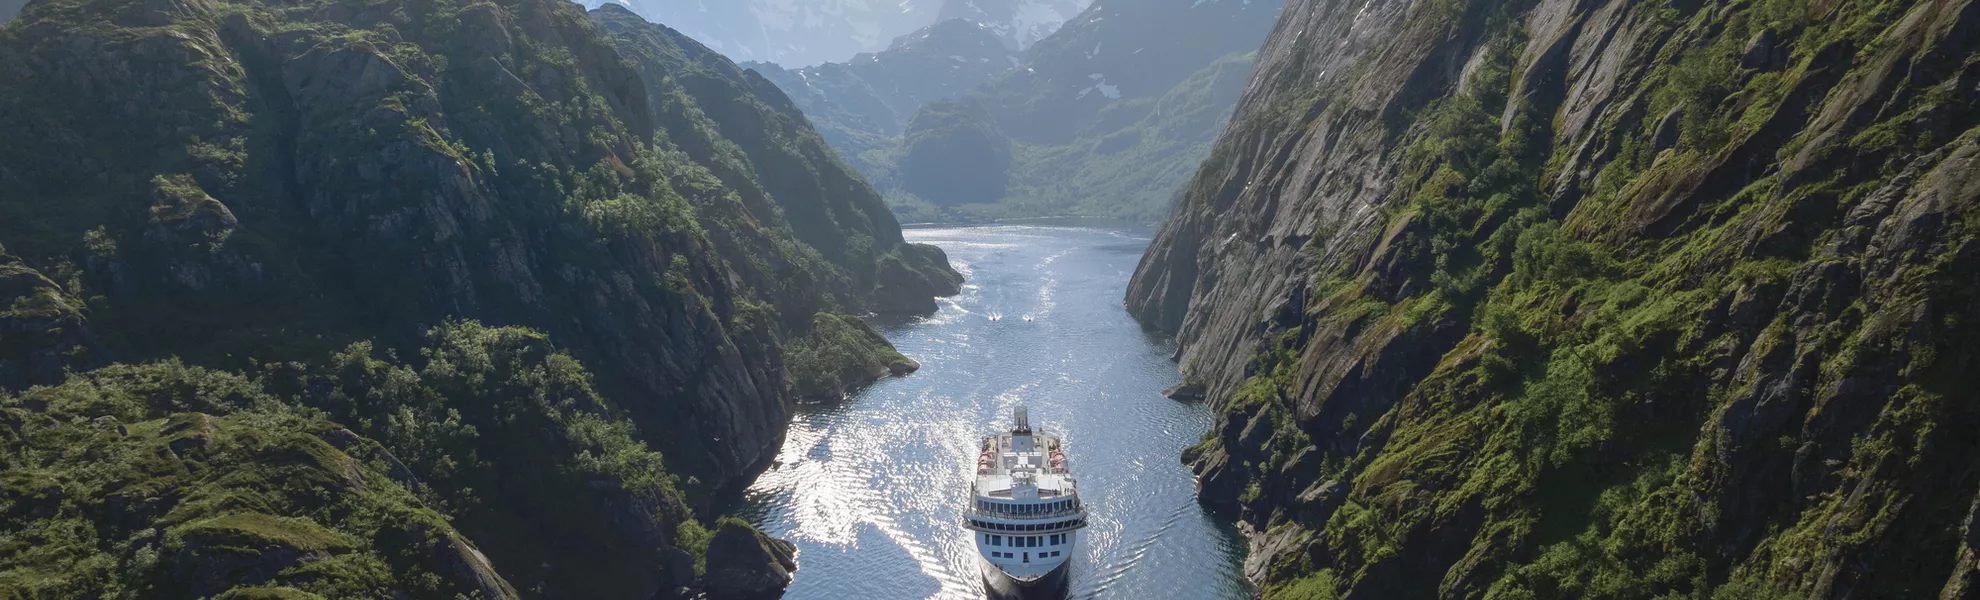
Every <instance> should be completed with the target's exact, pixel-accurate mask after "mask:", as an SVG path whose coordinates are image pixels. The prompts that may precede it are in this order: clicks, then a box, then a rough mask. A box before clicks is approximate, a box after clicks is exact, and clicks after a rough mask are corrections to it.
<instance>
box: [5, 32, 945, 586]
mask: <svg viewBox="0 0 1980 600" xmlns="http://www.w3.org/2000/svg"><path fill="white" fill-rule="evenodd" d="M602 12H603V11H602ZM618 12H619V13H623V12H624V11H623V10H619V11H618ZM628 14H629V13H628ZM607 17H609V15H587V14H586V13H584V12H583V11H582V10H581V9H579V8H578V7H577V6H576V5H572V4H569V3H561V2H551V1H546V0H499V1H497V2H473V1H453V0H446V1H441V2H437V3H434V2H427V3H418V2H411V3H408V2H399V1H387V2H384V3H375V2H370V3H367V2H353V1H350V0H307V1H305V2H301V3H292V4H281V5H273V4H262V3H252V2H232V1H219V2H191V3H171V2H167V3H157V2H140V1H137V0H49V1H47V2H37V3H35V6H33V7H31V8H30V9H28V10H27V14H25V15H23V17H22V18H21V19H20V20H18V21H13V22H9V23H7V24H5V25H0V54H5V55H6V56H8V57H9V61H8V66H7V68H5V69H0V138H5V139H7V140H8V141H9V143H7V144H5V145H0V242H4V243H5V244H6V248H5V251H4V252H0V331H4V332H6V333H4V334H0V396H4V400H0V405H4V411H5V415H6V417H5V418H4V419H0V442H4V449H5V454H4V455H0V481H5V482H6V483H5V485H4V487H0V518H4V519H6V526H4V527H0V538H4V539H0V590H4V591H0V597H7V598H13V597H22V598H67V597H79V596H89V597H187V598H193V597H227V598H297V597H322V598H359V597H362V598H394V597H404V596H411V597H418V598H452V597H457V596H459V597H483V598H503V597H515V596H519V595H520V596H524V597H584V598H632V597H638V598H642V599H644V598H650V597H655V595H656V593H657V594H658V596H659V597H663V598H664V597H671V596H672V595H673V594H675V593H676V592H680V591H682V590H687V593H690V594H692V593H697V592H698V591H699V590H700V589H701V588H702V587H703V584H704V583H706V582H705V581H703V580H701V579H698V577H699V574H700V573H702V572H705V571H706V569H707V568H708V566H707V565H706V564H705V556H704V555H705V552H706V549H707V547H708V545H709V543H710V539H711V537H712V536H711V534H710V532H709V528H710V527H712V526H711V525H704V524H703V521H702V520H703V519H707V518H712V517H713V516H714V515H715V514H716V513H717V512H719V510H718V509H717V508H715V504H716V498H717V497H718V495H719V494H721V493H723V492H726V491H729V490H733V489H735V488H736V487H737V486H739V485H741V484H742V483H743V482H745V481H747V480H748V478H749V477H751V476H752V475H753V471H751V469H754V468H757V467H758V466H760V465H762V464H765V463H766V462H767V457H768V456H769V455H771V454H773V453H774V452H775V451H776V448H775V444H776V442H777V441H778V440H780V439H781V430H782V428H784V427H785V426H786V425H787V423H786V421H785V419H787V418H788V415H789V411H790V410H791V406H792V404H793V403H794V401H795V400H796V399H797V398H798V397H800V395H802V394H811V393H816V392H817V391H816V390H810V389H799V388H798V387H797V385H796V380H798V379H799V378H800V377H801V376H802V377H811V376H812V375H811V374H816V373H849V372H854V371H857V372H861V373H865V374H867V376H871V375H872V373H873V370H872V366H873V365H874V364H879V365H881V366H883V367H884V366H887V365H890V364H892V363H893V362H894V361H899V360H904V359H902V358H901V357H899V355H898V354H897V353H894V352H893V351H892V348H891V347H890V346H889V345H888V344H887V343H886V341H885V340H884V339H880V338H878V337H877V336H875V335H873V334H872V332H871V329H870V328H867V327H866V326H865V325H864V324H863V323H861V322H860V321H858V320H857V319H854V318H852V317H847V316H845V315H849V314H866V313H869V312H873V311H880V310H890V309H893V308H896V307H902V306H920V305H921V304H922V303H930V304H932V300H930V299H929V298H928V297H922V298H912V297H910V296H912V294H917V293H929V294H935V293H943V290H944V289H947V288H953V287H954V284H955V282H954V280H953V279H952V278H953V277H954V276H955V273H954V271H952V270H950V269H949V268H948V266H947V264H946V258H945V257H943V256H942V255H941V253H940V252H939V251H934V252H932V253H931V252H929V251H927V250H928V249H924V248H921V247H917V246H913V245H909V244H904V243H903V242H902V240H901V236H900V231H899V225H898V223H897V222H896V221H894V219H893V218H892V216H891V215H890V214H888V212H887V209H886V207H885V204H884V203H883V202H882V201H881V199H880V196H879V195H878V194H877V193H875V192H874V191H873V190H872V188H871V187H870V186H868V185H866V184H865V183H864V182H863V181H862V180H860V179H859V177H858V176H857V175H856V174H854V173H852V172H851V171H850V170H849V169H847V168H846V167H844V166H843V165H841V164H839V163H838V162H837V159H836V158H834V157H833V156H832V153H831V152H830V150H829V149H827V148H826V147H825V146H824V143H823V141H822V139H821V138H820V137H819V136H818V134H817V133H816V132H815V131H812V130H811V129H810V128H809V126H808V125H807V124H805V122H804V120H803V119H802V116H801V115H798V114H797V113H796V112H795V110H794V109H791V108H790V107H789V104H788V102H787V101H785V100H783V99H782V97H781V95H778V94H776V93H775V91H774V90H773V89H771V88H769V87H768V84H767V83H766V82H763V81H762V80H760V79H752V78H751V77H750V76H747V75H745V74H744V73H743V72H742V71H741V70H740V69H737V68H736V67H735V65H733V64H732V63H729V62H728V61H727V60H726V59H723V58H721V57H720V56H719V55H715V54H712V53H709V52H707V51H706V49H705V48H700V47H699V46H698V45H696V44H693V42H691V41H688V40H685V39H684V38H679V37H678V35H677V34H674V33H672V32H669V31H667V30H665V29H663V28H660V27H657V26H653V25H650V24H646V23H644V22H617V23H605V24H603V25H604V26H603V27H601V24H600V23H594V19H597V20H609V19H608V18H607ZM948 293H953V292H948ZM897 295H898V296H899V297H897ZM477 322H489V323H501V324H504V325H512V326H509V327H492V326H483V325H479V324H476V323H477ZM787 342H789V343H790V345H791V346H792V349H791V350H787V348H786V345H787ZM820 349H830V351H823V350H820ZM840 351H843V352H844V353H842V354H841V353H838V352H840ZM787 352H796V353H799V354H803V355H804V356H803V357H804V359H805V360H803V361H802V363H801V364H802V365H803V367H804V368H805V369H808V370H806V371H802V372H799V371H792V370H789V369H788V367H789V366H790V365H793V364H798V363H796V362H794V361H792V360H788V359H787V356H788V354H787ZM807 352H808V354H806V353H807ZM113 361H121V362H122V363H123V364H117V365H111V364H109V363H111V362H113ZM876 361H877V363H876ZM580 364H582V365H584V366H580ZM858 383H863V382H858ZM842 384H843V385H856V383H855V382H850V381H846V382H843V383H842ZM37 386H38V387H37ZM6 394H14V395H6ZM662 452H665V453H666V456H667V457H668V460H667V461H664V462H663V461H662V460H661V456H662V454H661V453H662ZM697 511H699V516H697ZM684 565H685V566H684ZM722 567H723V568H729V569H736V568H742V569H749V568H752V565H722ZM756 591H762V590H756Z"/></svg>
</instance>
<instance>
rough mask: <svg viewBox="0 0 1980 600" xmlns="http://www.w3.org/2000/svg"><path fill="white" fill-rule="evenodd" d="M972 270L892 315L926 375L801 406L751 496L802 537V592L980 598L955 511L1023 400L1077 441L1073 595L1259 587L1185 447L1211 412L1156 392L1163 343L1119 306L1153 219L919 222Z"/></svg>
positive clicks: (932, 240)
mask: <svg viewBox="0 0 1980 600" xmlns="http://www.w3.org/2000/svg"><path fill="white" fill-rule="evenodd" d="M908 239H909V241H915V242H923V243H929V244H934V245H937V246H940V247H942V248H943V249H944V250H947V251H948V253H949V257H950V258H951V260H953V261H954V262H955V264H956V267H957V268H958V269H960V270H963V271H964V273H965V274H966V275H968V276H969V282H968V284H967V286H966V287H965V288H964V290H963V294H962V295H961V296H959V297H956V298H952V299H949V301H947V302H945V304H944V306H943V307H942V310H941V311H940V312H939V313H937V314H935V315H934V316H933V317H930V318H925V319H917V320H914V321H912V322H905V323H893V324H887V325H885V326H883V327H882V331H883V332H884V333H885V334H886V335H887V337H888V338H889V339H891V340H892V341H893V342H894V344H895V345H896V346H898V347H899V348H900V350H901V352H902V353H904V354H906V355H908V356H909V357H911V358H914V359H915V360H918V361H920V362H921V364H922V369H921V371H920V372H918V373H915V374H914V375H912V376H909V377H906V378H901V379H890V380H885V381H882V382H880V383H878V384H875V385H874V386H873V387H871V388H868V389H867V390H865V391H864V392H861V393H860V394H858V395H856V396H854V397H852V398H850V399H848V400H846V401H845V402H844V403H841V404H837V405H832V406H809V407H803V408H801V409H800V410H799V413H798V416H797V419H796V420H795V422H794V423H792V425H791V429H790V434H789V437H788V439H787V440H786V441H785V443H784V448H783V450H782V452H781V454H780V455H779V456H778V458H777V463H776V464H775V465H774V466H772V467H771V468H770V470H769V471H767V472H765V473H764V474H763V475H762V476H761V477H760V478H758V479H757V481H756V483H755V485H754V486H752V487H751V488H750V490H749V492H748V493H747V495H746V498H745V503H746V506H745V508H744V511H745V512H746V514H747V516H748V517H749V518H750V519H751V520H752V521H754V522H755V523H756V524H757V525H758V526H759V527H761V528H763V530H764V531H765V532H767V533H769V534H771V535H775V536H778V537H782V538H785V539H788V540H791V541H793V542H795V543H796V544H797V545H798V548H799V555H798V559H799V571H798V575H797V580H796V581H795V582H794V583H793V584H792V586H791V588H790V592H789V593H788V594H787V595H786V596H785V598H789V599H791V600H814V599H833V598H872V599H921V598H945V599H946V598H958V599H960V598H982V597H983V593H982V591H981V587H982V582H981V578H980V576H979V574H978V570H977V569H978V567H977V562H976V560H977V559H976V555H975V550H974V549H973V547H972V545H971V540H970V537H969V532H968V531H966V530H964V529H962V528H961V527H960V526H959V523H958V521H959V520H960V518H961V514H962V509H963V505H964V503H965V502H966V501H967V498H968V497H969V482H970V479H971V478H972V477H973V471H972V470H971V468H972V465H973V464H974V462H973V461H974V460H975V457H976V448H977V446H976V444H977V442H978V441H979V440H980V439H981V438H982V436H984V435H989V434H990V433H992V432H993V431H994V430H995V429H997V428H999V427H1004V426H1007V425H1008V419H1009V416H1008V415H1009V412H1010V408H1011V407H1012V406H1015V405H1017V404H1018V403H1024V404H1025V405H1027V406H1029V407H1030V411H1031V418H1032V423H1034V424H1036V425H1039V426H1042V427H1043V428H1045V429H1047V430H1050V431H1053V432H1056V433H1058V434H1059V435H1061V436H1063V437H1064V438H1065V441H1066V446H1067V450H1068V453H1069V454H1070V455H1071V461H1072V465H1071V466H1072V469H1073V472H1074V474H1076V475H1077V476H1078V477H1079V479H1080V490H1081V491H1080V493H1081V496H1082V497H1083V498H1084V500H1085V502H1086V505H1087V507H1088V512H1089V518H1090V521H1091V525H1090V526H1089V527H1088V528H1087V529H1086V530H1085V531H1084V532H1082V533H1081V535H1080V541H1079V544H1080V546H1079V548H1078V549H1077V550H1078V555H1077V556H1076V557H1075V562H1074V564H1073V572H1072V575H1073V579H1072V590H1071V597H1072V598H1190V599H1213V598H1249V597H1250V594H1251V590H1250V587H1249V585H1248V584H1247V583H1246V582H1245V580H1244V577H1243V572H1242V571H1243V569H1242V562H1243V558H1244V545H1243V541H1242V539H1241V538H1239V537H1238V535H1237V533H1236V531H1235V530H1234V529H1232V528H1231V527H1230V526H1228V525H1226V524H1223V523H1219V522H1217V521H1216V520H1214V519H1213V518H1212V517H1211V516H1210V515H1208V514H1206V513H1205V512H1204V511H1203V509H1202V508H1201V507H1199V506H1198V505H1197V503H1196V501H1195V498H1194V497H1193V494H1194V481H1193V480H1192V478H1191V475H1190V473H1189V471H1188V470H1187V469H1186V468H1184V467H1183V466H1182V465H1181V464H1179V463H1178V461H1177V456H1178V455H1179V453H1181V452H1182V450H1183V448H1185V447H1188V446H1189V445H1190V444H1193V443H1195V442H1196V440H1197V439H1198V438H1199V436H1201V435H1202V433H1203V432H1204V430H1205V429H1207V428H1208V427H1209V426H1210V422H1211V414H1210V412H1209V410H1207V409H1206V408H1204V407H1203V406H1200V405H1196V404H1187V403H1181V402H1176V401H1173V400H1169V399H1167V398H1164V397H1162V395H1161V390H1162V388H1164V387H1166V386H1170V385H1174V384H1175V383H1176V382H1177V380H1178V376H1177V375H1176V371H1175V366H1174V364H1173V363H1171V362H1170V361H1169V354H1170V353H1171V351H1172V347H1171V346H1170V345H1169V344H1168V342H1166V341H1164V340H1162V339H1159V338H1157V337H1154V336H1151V335H1149V334H1147V333H1144V332H1143V331H1142V330H1141V328H1140V327H1139V326H1138V325H1137V324H1136V323H1135V322H1134V320H1133V319H1132V318H1131V317H1129V316H1128V314H1127V312H1126V311H1125V310H1124V309H1122V307H1121V297H1122V292H1123V290H1124V289H1125V287H1126V286H1127V281H1128V277H1129V276H1130V275H1131V274H1132V273H1133V271H1134V267H1135V264H1136V262H1137V261H1138V260H1139V258H1140V256H1141V252H1142V250H1143V248H1144V247H1145V246H1146V245H1147V244H1148V236H1147V235H1146V232H1143V231H1124V230H1117V229H1105V228H1076V227H1017V226H1000V227H972V228H946V229H915V230H910V231H908Z"/></svg>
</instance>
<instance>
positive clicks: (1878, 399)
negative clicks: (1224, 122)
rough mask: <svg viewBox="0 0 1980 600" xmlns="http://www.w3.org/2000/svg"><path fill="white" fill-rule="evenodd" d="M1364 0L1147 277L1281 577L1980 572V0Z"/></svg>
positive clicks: (1289, 590) (1600, 579)
mask: <svg viewBox="0 0 1980 600" xmlns="http://www.w3.org/2000/svg"><path fill="white" fill-rule="evenodd" d="M1331 5H1332V3H1327V2H1318V1H1313V2H1296V3H1294V5H1293V6H1292V7H1289V8H1288V10H1287V13H1286V15H1285V17H1284V18H1283V19H1282V21H1281V23H1280V26H1279V29H1278V31H1279V33H1278V34H1277V35H1275V36H1274V38H1273V39H1272V40H1271V41H1270V42H1268V43H1267V45H1266V48H1265V50H1264V51H1263V52H1262V53H1261V57H1262V58H1261V62H1260V65H1259V68H1258V71H1257V73H1256V74H1255V75H1254V81H1255V82H1256V83H1257V84H1256V85H1254V86H1253V89H1252V90H1251V91H1250V92H1248V93H1247V94H1246V97H1245V99H1244V100H1243V101H1242V102H1241V108H1240V111H1239V116H1238V122H1237V123H1236V124H1234V125H1233V127H1232V129H1231V130H1230V131H1229V132H1227V133H1226V135H1225V137H1224V139H1223V140H1222V141H1220V143H1219V144H1218V146H1217V148H1216V150H1214V151H1213V153H1212V157H1211V159H1210V160H1209V162H1208V163H1206V165H1205V166H1204V169H1203V170H1202V172H1201V173H1200V174H1199V175H1198V177H1197V178H1196V180H1195V181H1194V182H1193V184H1192V185H1191V187H1190V189H1189V191H1188V192H1187V196H1186V198H1185V202H1184V204H1183V206H1182V208H1180V209H1179V211H1178V215H1177V216H1176V217H1175V218H1174V219H1172V220H1171V221H1170V223H1169V224H1168V225H1167V226H1166V227H1165V229H1164V231H1163V232H1162V234H1161V235H1160V236H1159V237H1158V239H1157V241H1156V242H1155V245H1154V247H1153V249H1152V250H1151V252H1150V253H1149V255H1148V257H1147V258H1146V259H1145V260H1144V263H1143V265H1142V268H1141V270H1140V271H1139V272H1138V274H1137V276H1136V279H1135V281H1134V283H1133V285H1132V289H1131V291H1130V294H1129V305H1130V308H1131V309H1132V310H1134V311H1135V312H1136V314H1137V315H1139V316H1141V317H1142V318H1143V319H1144V320H1145V321H1147V322H1149V323H1151V324H1153V325H1155V326H1157V327H1160V328H1163V329H1167V330H1170V331H1175V332H1177V333H1178V334H1179V335H1180V336H1181V341H1182V343H1183V350H1182V352H1181V353H1180V356H1181V358H1182V361H1183V368H1184V369H1185V371H1186V372H1188V373H1189V374H1190V375H1191V376H1192V378H1195V379H1199V380H1202V381H1205V382H1206V383H1207V384H1208V385H1209V387H1210V390H1211V393H1210V398H1211V401H1212V402H1213V404H1214V405H1215V406H1217V408H1218V409H1219V411H1220V413H1221V414H1222V416H1221V418H1220V421H1219V423H1218V425H1217V427H1216V429H1215V430H1213V431H1212V432H1211V433H1210V434H1209V435H1208V436H1206V439H1205V440H1204V443H1203V444H1202V445H1200V446H1198V447H1197V448H1195V449H1193V450H1192V451H1191V453H1190V456H1189V457H1188V459H1189V460H1190V461H1191V462H1192V463H1193V464H1194V465H1195V468H1196V469H1197V471H1198V473H1199V474H1200V476H1201V479H1200V483H1201V492H1202V497H1203V500H1204V501H1205V502H1206V503H1208V504H1210V505H1213V506H1218V507H1224V508H1228V509H1231V510H1233V512H1234V513H1235V514H1236V515H1237V516H1239V518H1241V519H1242V520H1243V522H1244V523H1245V524H1246V525H1247V527H1248V529H1249V531H1250V532H1251V534H1252V539H1253V554H1252V557H1251V560H1250V561H1249V562H1248V564H1247V572H1248V573H1249V574H1250V575H1252V576H1253V577H1254V578H1255V579H1256V580H1258V581H1259V582H1260V583H1261V584H1262V586H1263V589H1264V590H1265V595H1266V596H1267V597H1273V598H1337V597H1339V598H1427V597H1438V598H1774V597H1798V598H1800V597H1820V598H1840V597H1889V598H1899V597H1946V598H1966V597H1972V596H1973V595H1974V594H1975V593H1980V592H1976V590H1975V589H1974V582H1975V578H1976V574H1977V573H1980V572H1977V571H1976V570H1975V569H1976V558H1975V557H1976V556H1977V555H1980V554H1976V549H1975V546H1974V542H1973V538H1972V537H1971V536H1970V535H1969V534H1970V533H1971V532H1969V531H1967V530H1968V529H1970V528H1971V527H1972V526H1973V525H1972V522H1973V517H1972V515H1973V513H1974V507H1975V506H1977V505H1976V502H1975V501H1976V498H1975V495H1976V490H1980V474H1976V471H1975V470H1974V469H1972V468H1971V464H1970V463H1971V457H1972V456H1973V453H1974V452H1975V450H1977V449H1980V448H1976V441H1975V438H1974V436H1971V435H1966V434H1963V433H1959V432H1965V431H1971V430H1972V429H1973V428H1974V427H1976V426H1980V411H1976V407H1980V404H1976V400H1980V397H1976V395H1975V392H1974V390H1973V388H1972V386H1970V385H1966V384H1965V383H1964V380H1965V376H1964V375H1963V374H1964V373H1967V372H1970V371H1972V370H1973V369H1974V368H1975V367H1976V366H1980V364H1976V363H1980V346H1976V345H1975V340H1976V339H1980V331H1976V330H1975V329H1974V321H1973V318H1974V315H1976V314H1980V285H1977V284H1976V281H1975V279H1974V278H1973V273H1975V272H1980V271H1976V270H1977V269H1980V245H1976V236H1980V229H1976V227H1980V217H1977V216H1976V215H1980V187H1976V186H1975V185H1974V184H1973V182H1974V181H1975V180H1976V178H1980V163H1976V158H1980V104H1976V103H1975V101H1974V100H1973V98H1972V94H1971V93H1969V91H1970V90H1971V89H1973V86H1974V85H1975V82H1976V81H1980V79H1976V73H1980V71H1976V66H1975V65H1980V44H1976V43H1975V40H1976V39H1980V38H1975V36H1973V35H1972V32H1973V31H1974V30H1975V29H1974V28H1975V27H1976V26H1980V11H1976V10H1975V5H1974V4H1972V3H1969V2H1937V1H1922V2H1821V3H1806V2H1775V1H1756V2H1730V3H1727V2H1710V1H1705V2H1668V3H1628V2H1612V3H1608V2H1597V3H1575V2H1554V1H1545V0H1543V1H1537V2H1489V1H1480V2H1439V3H1415V4H1411V3H1400V2H1398V3H1375V4H1374V5H1371V6H1370V7H1368V8H1367V9H1365V10H1363V11H1360V12H1359V13H1358V14H1359V15H1366V16H1367V18H1365V19H1352V18H1348V17H1347V16H1346V15H1343V14H1341V13H1340V12H1338V11H1335V10H1332V8H1331ZM1293 32H1303V34H1294V33H1293ZM1333 39H1344V40H1349V42H1348V43H1342V44H1331V43H1327V44H1322V43H1317V42H1315V41H1313V40H1333ZM1210 282H1214V283H1210Z"/></svg>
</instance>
